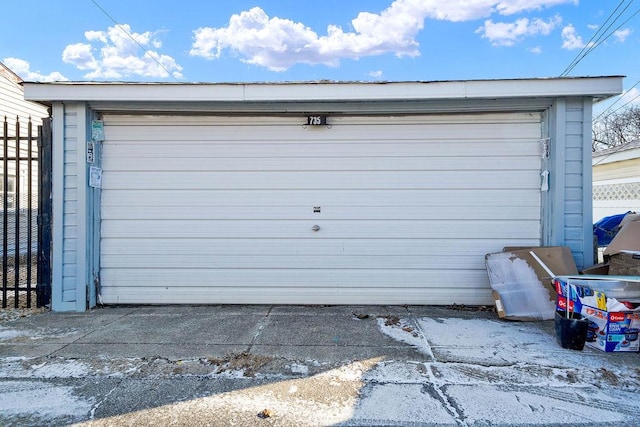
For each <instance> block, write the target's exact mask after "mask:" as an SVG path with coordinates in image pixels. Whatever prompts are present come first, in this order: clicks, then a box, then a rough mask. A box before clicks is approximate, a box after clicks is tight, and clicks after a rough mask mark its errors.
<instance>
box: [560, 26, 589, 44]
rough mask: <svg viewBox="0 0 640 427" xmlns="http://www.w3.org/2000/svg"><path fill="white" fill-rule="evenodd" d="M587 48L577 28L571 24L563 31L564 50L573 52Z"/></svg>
mask: <svg viewBox="0 0 640 427" xmlns="http://www.w3.org/2000/svg"><path fill="white" fill-rule="evenodd" d="M583 47H585V44H584V42H583V41H582V37H580V36H579V35H578V33H577V31H576V28H575V27H574V26H573V25H571V24H569V25H567V26H566V27H564V28H563V29H562V48H563V49H568V50H573V49H582V48H583Z"/></svg>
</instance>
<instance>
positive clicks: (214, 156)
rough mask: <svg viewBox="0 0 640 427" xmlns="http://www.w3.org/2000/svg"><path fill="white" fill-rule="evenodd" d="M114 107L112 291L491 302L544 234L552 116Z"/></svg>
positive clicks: (190, 299) (105, 240)
mask: <svg viewBox="0 0 640 427" xmlns="http://www.w3.org/2000/svg"><path fill="white" fill-rule="evenodd" d="M305 121H306V119H305V118H304V117H303V118H301V117H206V116H205V117H203V116H200V117H195V116H194V117H179V116H176V117H173V116H119V115H107V116H105V117H104V122H105V136H106V140H105V141H104V145H103V157H102V162H103V164H102V166H103V170H104V173H103V190H102V210H101V217H102V226H101V233H102V236H101V248H100V251H101V283H102V288H101V298H102V301H103V302H104V303H262V304H268V303H276V304H288V303H290V304H404V303H409V304H451V303H459V304H462V303H464V304H485V303H489V302H490V301H491V300H490V290H489V289H490V288H489V284H488V279H487V274H486V270H485V266H484V255H485V254H486V253H489V252H495V251H500V250H502V248H503V247H504V246H527V245H539V244H540V237H541V225H540V224H541V220H540V211H541V208H540V138H541V117H540V114H537V113H535V114H524V113H511V114H477V115H432V116H405V117H341V118H334V117H330V118H329V121H330V126H327V127H307V126H303V125H302V123H303V122H305Z"/></svg>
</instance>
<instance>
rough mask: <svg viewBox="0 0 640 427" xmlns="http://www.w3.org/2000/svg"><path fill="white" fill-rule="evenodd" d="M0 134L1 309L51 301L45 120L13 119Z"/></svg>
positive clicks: (48, 154)
mask: <svg viewBox="0 0 640 427" xmlns="http://www.w3.org/2000/svg"><path fill="white" fill-rule="evenodd" d="M9 129H10V127H9V120H8V119H7V118H6V117H5V118H4V121H3V126H2V133H1V134H0V144H2V147H0V209H1V210H0V223H1V224H0V228H1V230H0V238H1V240H2V241H1V243H2V270H1V271H0V275H1V276H0V282H1V284H0V286H1V288H0V291H1V292H0V298H1V300H2V308H7V307H14V308H30V307H32V306H33V305H34V302H35V304H36V305H37V306H38V307H42V306H45V305H48V304H49V303H50V302H51V266H50V262H51V261H50V260H51V135H52V134H51V119H49V118H47V119H44V120H43V124H42V126H37V130H36V129H34V126H33V123H32V122H31V120H30V119H29V120H28V121H27V123H21V122H20V120H19V119H16V122H15V127H13V126H12V127H11V129H12V130H13V132H11V134H10V132H9Z"/></svg>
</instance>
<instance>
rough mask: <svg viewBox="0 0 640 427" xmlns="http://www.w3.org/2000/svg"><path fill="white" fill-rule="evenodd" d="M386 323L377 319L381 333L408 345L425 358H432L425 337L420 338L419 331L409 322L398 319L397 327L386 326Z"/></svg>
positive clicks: (384, 320) (381, 319) (382, 319)
mask: <svg viewBox="0 0 640 427" xmlns="http://www.w3.org/2000/svg"><path fill="white" fill-rule="evenodd" d="M386 322H387V320H386V319H384V318H380V317H379V318H378V327H379V328H380V330H381V331H382V333H384V334H385V335H388V336H389V337H391V338H393V339H394V340H396V341H400V342H403V343H405V344H409V345H410V346H412V347H414V348H415V349H416V350H418V351H419V352H421V353H423V354H426V355H427V356H430V357H433V353H432V352H431V347H430V346H429V343H428V342H427V340H425V337H423V336H422V334H421V332H420V330H418V329H415V328H414V326H412V324H411V322H409V321H408V320H406V319H400V322H399V324H397V325H394V324H392V325H387V324H386ZM409 331H410V332H409Z"/></svg>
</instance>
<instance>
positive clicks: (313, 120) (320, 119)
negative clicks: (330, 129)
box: [307, 114, 327, 126]
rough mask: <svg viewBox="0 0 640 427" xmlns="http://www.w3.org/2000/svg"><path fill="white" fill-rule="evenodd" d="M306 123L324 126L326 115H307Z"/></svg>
mask: <svg viewBox="0 0 640 427" xmlns="http://www.w3.org/2000/svg"><path fill="white" fill-rule="evenodd" d="M307 125H309V126H326V125H327V116H323V115H317V114H316V115H313V116H307Z"/></svg>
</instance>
